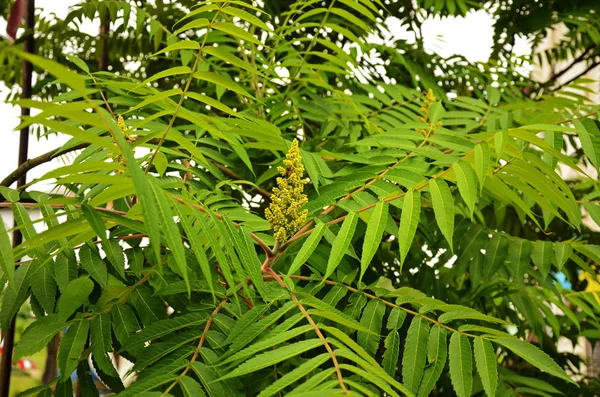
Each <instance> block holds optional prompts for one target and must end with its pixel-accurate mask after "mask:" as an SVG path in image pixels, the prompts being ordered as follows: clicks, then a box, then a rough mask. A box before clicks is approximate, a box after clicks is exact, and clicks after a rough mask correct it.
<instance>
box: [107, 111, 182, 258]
mask: <svg viewBox="0 0 600 397" xmlns="http://www.w3.org/2000/svg"><path fill="white" fill-rule="evenodd" d="M111 127H112V130H113V135H114V136H115V137H116V140H117V142H118V144H119V146H120V147H121V149H122V152H123V156H125V159H126V160H127V169H128V170H129V173H130V174H131V178H132V179H133V185H134V187H135V191H136V194H137V198H138V200H139V202H140V203H141V206H142V215H143V218H144V225H145V227H146V234H148V238H149V239H150V246H151V249H152V252H153V253H154V258H155V259H156V262H157V263H162V260H161V254H160V243H161V239H160V217H159V215H158V214H157V210H156V209H157V207H158V203H156V200H155V199H154V196H153V194H152V190H151V187H150V183H149V181H148V180H147V177H146V175H145V174H144V172H143V171H142V170H141V169H140V166H139V164H138V163H137V161H136V159H135V157H134V156H133V153H132V151H131V148H130V146H129V144H128V143H127V142H126V140H125V138H124V136H123V133H122V132H121V130H120V129H119V126H118V125H117V124H116V123H115V122H114V121H111ZM169 222H170V223H173V218H171V219H170V220H169Z"/></svg>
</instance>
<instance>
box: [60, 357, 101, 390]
mask: <svg viewBox="0 0 600 397" xmlns="http://www.w3.org/2000/svg"><path fill="white" fill-rule="evenodd" d="M77 377H78V379H79V390H80V391H81V395H82V396H86V397H88V396H89V397H97V396H99V394H98V388H97V387H96V384H95V383H94V380H93V379H92V375H90V366H89V364H88V362H87V360H81V361H80V362H79V365H77ZM62 382H64V380H63V381H62ZM69 397H70V396H69Z"/></svg>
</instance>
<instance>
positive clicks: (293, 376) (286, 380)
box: [258, 353, 331, 397]
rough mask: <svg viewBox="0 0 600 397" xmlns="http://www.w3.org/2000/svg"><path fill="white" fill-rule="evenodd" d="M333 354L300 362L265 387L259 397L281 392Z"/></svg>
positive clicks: (321, 355)
mask: <svg viewBox="0 0 600 397" xmlns="http://www.w3.org/2000/svg"><path fill="white" fill-rule="evenodd" d="M330 359H331V356H330V355H329V353H323V354H320V355H318V356H316V357H313V358H311V359H310V360H308V361H306V362H304V363H302V364H300V365H299V366H298V367H296V368H294V369H293V370H291V371H290V372H288V373H287V374H285V375H283V376H282V377H281V378H279V379H277V380H276V381H275V382H273V383H272V384H270V385H269V386H268V387H267V388H265V389H263V390H262V391H261V392H260V394H259V395H258V397H270V396H273V395H275V394H277V393H279V392H281V391H282V390H283V389H285V388H286V387H288V386H290V385H291V384H293V383H294V382H296V381H298V380H300V379H301V378H303V377H306V376H308V375H309V374H310V373H311V372H313V371H315V370H316V369H317V368H319V366H321V365H322V364H324V363H325V362H327V361H329V360H330Z"/></svg>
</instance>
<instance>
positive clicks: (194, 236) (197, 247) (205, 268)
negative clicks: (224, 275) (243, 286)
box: [173, 204, 215, 295]
mask: <svg viewBox="0 0 600 397" xmlns="http://www.w3.org/2000/svg"><path fill="white" fill-rule="evenodd" d="M173 206H174V208H175V210H176V211H177V213H178V214H179V221H180V224H181V226H182V227H183V231H184V232H185V234H186V235H187V240H188V242H189V244H190V247H191V248H192V250H193V252H194V256H195V257H196V260H197V261H198V264H199V265H200V270H201V271H202V275H203V276H204V278H205V279H206V282H207V284H208V286H209V288H210V291H211V293H212V294H213V295H214V294H215V291H214V286H213V281H212V273H211V270H210V264H209V262H208V257H207V256H206V251H205V250H204V247H203V246H202V243H201V242H200V241H199V236H198V233H197V232H195V231H194V228H193V226H192V222H191V221H190V220H189V219H188V216H187V215H186V214H185V213H184V212H183V206H178V205H175V204H174V205H173Z"/></svg>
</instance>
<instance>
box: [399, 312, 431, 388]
mask: <svg viewBox="0 0 600 397" xmlns="http://www.w3.org/2000/svg"><path fill="white" fill-rule="evenodd" d="M428 337H429V323H428V322H427V320H425V319H424V318H422V317H421V316H415V317H414V318H413V319H412V321H411V323H410V327H409V328H408V333H407V334H406V343H405V345H404V355H403V357H402V381H403V382H404V386H406V387H407V388H408V390H410V391H411V393H413V394H414V393H416V392H417V389H418V388H419V383H420V382H421V377H422V376H423V370H424V368H425V360H426V358H427V339H428Z"/></svg>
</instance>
